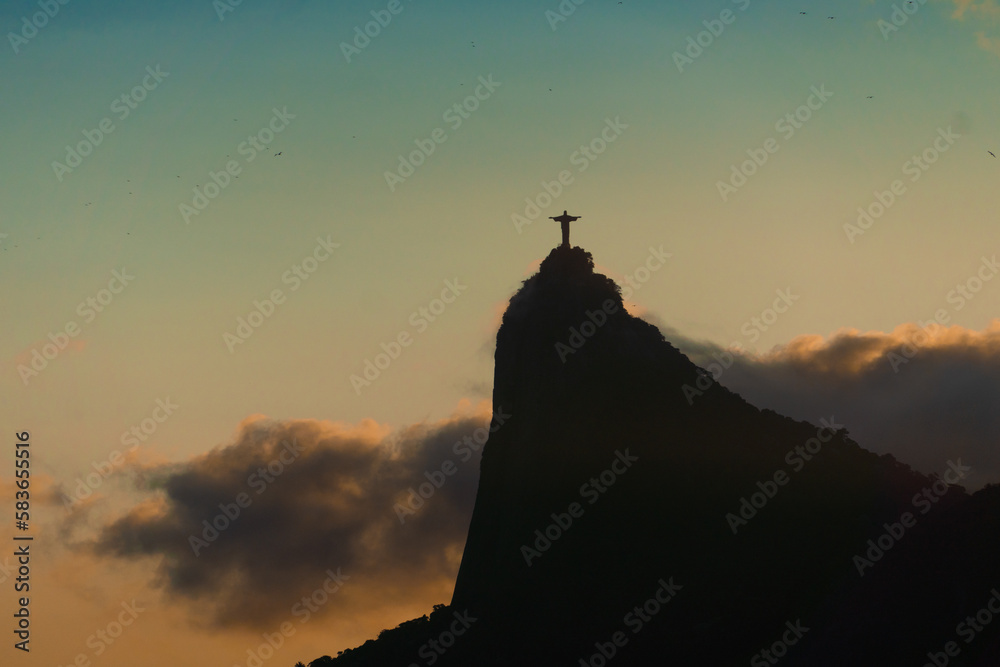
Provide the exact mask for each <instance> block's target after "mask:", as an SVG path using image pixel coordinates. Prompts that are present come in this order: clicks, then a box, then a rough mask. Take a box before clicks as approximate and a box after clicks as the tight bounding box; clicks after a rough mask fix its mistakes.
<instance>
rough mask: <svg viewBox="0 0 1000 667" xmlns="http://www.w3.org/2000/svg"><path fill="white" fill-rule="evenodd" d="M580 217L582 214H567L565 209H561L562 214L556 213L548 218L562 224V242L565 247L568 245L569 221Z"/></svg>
mask: <svg viewBox="0 0 1000 667" xmlns="http://www.w3.org/2000/svg"><path fill="white" fill-rule="evenodd" d="M582 217H583V216H581V215H569V214H568V213H566V211H565V210H563V212H562V215H556V216H552V217H550V218H549V220H555V221H556V222H558V223H560V224H562V235H563V241H562V244H563V245H564V246H566V247H567V248H568V247H569V223H571V222H573V221H574V220H579V219H580V218H582Z"/></svg>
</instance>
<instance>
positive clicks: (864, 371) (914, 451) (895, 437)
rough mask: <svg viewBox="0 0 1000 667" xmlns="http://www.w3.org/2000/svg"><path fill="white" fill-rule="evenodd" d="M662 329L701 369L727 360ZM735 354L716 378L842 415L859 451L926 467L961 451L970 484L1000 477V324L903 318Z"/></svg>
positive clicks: (786, 408) (782, 408)
mask: <svg viewBox="0 0 1000 667" xmlns="http://www.w3.org/2000/svg"><path fill="white" fill-rule="evenodd" d="M664 333H665V335H666V337H667V339H668V340H671V341H672V342H673V343H674V344H675V345H677V346H678V347H679V348H680V349H681V350H682V351H684V352H685V353H686V354H688V355H689V356H690V357H691V358H692V360H693V361H695V363H698V364H699V365H701V366H703V367H707V365H708V364H710V363H713V362H714V361H716V358H713V355H720V356H722V357H724V356H725V352H726V351H724V350H723V349H722V348H720V347H718V346H716V345H713V344H711V343H706V342H703V341H693V340H690V339H686V338H684V337H683V336H679V335H677V333H676V332H674V331H669V330H667V331H665V332H664ZM728 352H730V353H732V354H733V359H734V361H733V365H732V367H731V368H728V369H726V370H725V371H724V372H723V374H722V375H721V376H720V377H719V382H720V383H721V384H723V385H725V386H726V387H728V388H730V389H732V390H733V391H735V392H737V393H739V394H741V395H742V396H743V397H744V398H746V399H747V400H748V401H750V402H751V403H753V404H754V405H756V406H758V407H761V408H765V407H766V408H771V409H773V410H775V411H777V412H780V413H783V414H786V415H789V416H791V417H795V418H797V419H808V420H810V421H814V422H815V421H816V420H817V419H819V418H820V417H823V416H826V417H830V416H831V415H832V416H835V417H836V419H837V421H838V422H840V423H843V424H845V425H846V426H847V428H848V430H849V431H850V433H851V436H852V437H853V438H854V439H855V440H857V441H858V443H859V444H860V445H861V446H862V447H865V448H866V449H869V450H871V451H874V452H877V453H880V454H882V453H889V454H893V455H895V456H896V457H897V458H898V459H900V460H901V461H903V462H905V463H908V464H910V465H911V466H913V467H914V468H916V469H918V470H920V471H922V472H926V473H934V472H937V473H940V472H941V471H942V470H943V469H944V468H946V467H947V461H948V460H949V459H950V460H955V459H957V458H959V457H961V458H962V462H963V463H964V464H966V465H971V466H973V469H974V472H975V475H974V476H972V477H971V479H970V482H969V483H968V487H969V488H970V489H976V488H978V487H980V486H983V485H985V484H986V483H988V482H1000V447H998V445H1000V320H995V321H994V322H993V323H992V324H991V325H990V327H989V328H987V329H986V330H985V331H981V332H978V331H970V330H968V329H963V328H962V327H958V326H952V327H941V326H931V327H928V328H927V329H921V328H920V327H919V326H917V325H915V324H906V325H902V326H900V327H898V328H896V330H895V331H893V332H891V333H883V332H867V333H862V332H859V331H856V330H844V331H840V332H837V333H836V334H834V335H833V336H832V337H830V338H829V339H824V338H822V337H820V336H800V337H798V338H795V339H794V340H792V341H790V342H789V343H787V344H786V345H783V346H779V347H777V348H775V349H774V350H772V351H770V352H768V353H766V354H762V355H754V354H750V353H748V352H741V351H735V350H728ZM695 400H697V398H695Z"/></svg>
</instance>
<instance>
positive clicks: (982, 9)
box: [951, 0, 1000, 21]
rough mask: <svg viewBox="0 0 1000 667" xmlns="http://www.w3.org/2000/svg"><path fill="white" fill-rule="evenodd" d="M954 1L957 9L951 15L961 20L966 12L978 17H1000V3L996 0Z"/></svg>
mask: <svg viewBox="0 0 1000 667" xmlns="http://www.w3.org/2000/svg"><path fill="white" fill-rule="evenodd" d="M953 2H954V3H955V11H953V12H952V14H951V17H952V18H954V19H957V20H959V21H962V20H964V19H965V15H966V14H969V15H972V16H974V17H976V18H985V19H1000V5H997V3H996V0H981V2H976V1H975V0H953Z"/></svg>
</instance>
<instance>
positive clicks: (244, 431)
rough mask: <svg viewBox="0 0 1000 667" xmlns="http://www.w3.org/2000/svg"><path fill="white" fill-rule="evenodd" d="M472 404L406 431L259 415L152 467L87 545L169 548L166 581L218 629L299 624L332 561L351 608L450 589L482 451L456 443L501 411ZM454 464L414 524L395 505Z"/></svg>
mask: <svg viewBox="0 0 1000 667" xmlns="http://www.w3.org/2000/svg"><path fill="white" fill-rule="evenodd" d="M462 410H463V411H462V412H461V413H459V414H456V415H454V416H453V417H451V418H449V419H446V420H442V421H440V422H436V423H432V424H418V425H414V426H410V427H408V428H405V429H403V430H400V431H396V432H391V431H390V430H389V429H388V428H387V427H383V426H379V425H377V424H376V423H375V422H372V421H370V420H366V421H364V422H362V423H361V424H359V425H356V426H347V425H343V424H335V423H331V422H320V421H310V420H299V421H273V420H268V419H265V418H262V417H254V418H249V419H247V420H245V421H244V422H243V423H242V424H241V425H240V428H239V429H238V432H237V434H236V436H235V438H234V441H233V442H232V443H231V444H229V445H227V446H224V447H219V448H216V449H214V450H212V451H211V452H209V453H207V454H205V455H202V456H199V457H197V458H195V459H193V460H191V461H189V462H187V463H184V464H180V465H178V464H170V465H161V466H153V467H150V468H148V469H146V470H144V471H143V472H144V475H145V478H146V481H147V484H148V486H149V487H150V488H151V489H153V490H152V491H150V492H149V496H150V497H149V498H148V499H147V500H146V501H144V502H142V503H141V504H139V505H137V506H135V507H134V508H133V509H132V510H130V511H129V512H128V513H127V514H125V515H124V516H122V517H120V518H118V519H117V520H115V521H113V522H112V523H110V524H108V525H105V526H104V527H103V528H101V529H100V532H99V534H98V537H97V539H96V540H95V541H93V542H91V543H89V544H88V547H89V548H91V549H93V550H95V551H96V553H97V554H99V555H101V556H113V557H122V558H141V557H150V556H153V557H160V558H161V561H160V565H159V568H158V576H157V580H156V583H157V585H159V586H161V587H163V588H164V589H165V590H166V592H167V593H168V594H169V596H170V597H172V598H173V599H175V600H176V599H181V600H187V601H190V602H193V603H196V604H195V608H196V609H199V610H201V611H202V612H203V613H202V614H200V615H201V616H202V618H200V619H198V620H199V621H201V622H210V623H214V624H216V625H218V626H234V625H242V626H248V627H255V628H260V627H268V626H269V625H272V624H274V623H276V622H281V621H285V620H289V610H290V608H291V606H292V605H293V604H294V603H295V601H297V600H299V599H300V598H301V597H302V596H303V595H308V594H309V593H311V592H312V591H313V590H315V589H316V588H317V587H318V586H320V585H321V584H322V582H323V580H324V578H325V577H326V575H325V574H324V573H325V572H326V571H327V570H328V569H329V570H332V571H334V572H336V571H337V568H340V569H341V571H342V573H343V574H344V575H348V576H349V577H350V579H349V580H348V582H347V583H346V584H345V585H344V587H343V590H342V592H338V594H337V600H339V601H340V602H339V603H338V604H339V609H340V610H341V613H346V612H345V610H346V609H348V608H350V610H351V612H354V611H360V610H362V609H363V608H367V610H372V609H374V608H375V607H377V606H378V605H379V604H381V603H382V602H385V603H386V604H391V602H392V601H393V600H397V599H398V596H412V595H413V594H414V593H416V592H418V591H419V590H421V589H422V588H423V589H424V590H426V589H429V588H434V584H435V583H437V584H438V588H440V587H441V586H440V583H441V582H442V581H447V582H450V581H453V580H454V576H455V573H456V572H457V569H458V564H459V560H460V558H461V550H462V548H463V546H464V543H465V535H466V531H467V529H468V524H469V518H470V516H471V513H472V507H473V504H474V502H475V494H476V487H477V484H478V479H479V459H480V457H479V454H478V453H477V452H474V450H473V449H472V448H469V447H467V446H465V445H462V446H460V447H459V449H458V451H457V453H456V443H458V442H461V441H463V439H468V438H469V437H470V436H473V434H474V433H475V432H476V430H477V429H482V428H484V427H487V426H488V425H489V419H490V414H489V409H488V406H487V405H486V404H483V405H481V406H480V407H479V408H478V409H476V410H472V409H471V408H469V406H468V405H465V406H462ZM484 434H485V432H484V431H480V432H479V435H480V439H482V436H483V435H484ZM469 442H474V440H471V441H469ZM293 455H294V458H293ZM282 459H284V461H283V462H282ZM449 460H450V461H452V462H453V464H454V466H455V472H454V474H452V475H444V476H443V477H444V483H443V485H442V486H441V487H440V488H439V489H434V494H433V495H432V496H431V497H430V498H429V499H427V500H426V501H424V503H423V506H422V507H420V508H419V509H417V510H416V511H415V513H413V514H408V515H404V520H405V521H404V522H403V523H401V522H400V519H399V515H398V514H397V512H396V511H394V506H395V505H396V504H397V503H402V502H405V501H406V499H407V498H408V497H409V495H410V494H409V489H410V488H417V487H419V486H420V485H421V484H422V483H429V482H428V478H427V476H426V473H430V474H431V476H432V477H436V478H437V481H439V482H440V481H441V479H442V477H441V475H435V474H434V473H435V471H440V470H441V468H442V465H443V464H444V462H445V461H449ZM269 466H270V469H271V470H270V472H268V467H269ZM430 488H431V487H429V486H428V487H425V488H424V491H425V492H426V491H428V490H429V489H430ZM240 494H246V497H247V498H249V505H248V506H247V507H245V508H242V509H240V514H239V516H238V518H236V519H234V520H231V521H230V525H229V527H228V528H226V529H225V530H221V531H219V535H218V537H217V539H215V540H214V541H207V540H206V542H207V545H205V544H199V545H196V546H197V547H198V551H199V553H198V555H195V553H194V549H193V548H192V546H191V537H192V535H193V536H195V537H196V538H199V539H203V538H204V536H203V531H204V530H205V526H204V524H203V521H204V520H208V521H209V522H210V523H211V522H212V521H213V519H214V518H215V517H217V516H218V515H220V514H222V513H223V510H222V509H220V507H219V506H220V504H222V505H224V506H228V507H229V511H230V513H232V512H233V510H234V508H233V504H234V503H236V501H237V498H238V496H240ZM244 502H245V501H244ZM224 523H225V521H223V520H222V519H219V524H220V525H222V524H224ZM435 590H436V589H435ZM440 601H442V602H447V599H442V600H440ZM335 602H336V601H335ZM338 604H331V605H329V606H330V607H331V608H338Z"/></svg>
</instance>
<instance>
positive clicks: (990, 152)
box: [986, 151, 996, 157]
mask: <svg viewBox="0 0 1000 667" xmlns="http://www.w3.org/2000/svg"><path fill="white" fill-rule="evenodd" d="M986 152H987V153H989V154H990V155H993V151H986ZM993 157H996V155H993Z"/></svg>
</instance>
